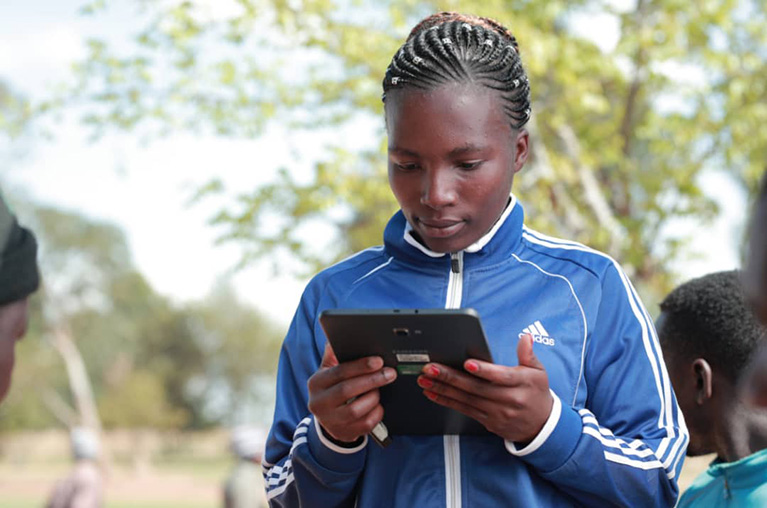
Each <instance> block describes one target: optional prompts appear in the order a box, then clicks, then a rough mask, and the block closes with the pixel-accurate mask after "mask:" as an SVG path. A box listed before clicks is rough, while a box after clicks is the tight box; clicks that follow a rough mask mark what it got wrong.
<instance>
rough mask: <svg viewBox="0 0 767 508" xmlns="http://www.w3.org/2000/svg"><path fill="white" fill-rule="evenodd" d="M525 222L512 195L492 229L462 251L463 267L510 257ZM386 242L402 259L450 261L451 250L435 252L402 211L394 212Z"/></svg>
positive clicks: (439, 263) (431, 262) (434, 263)
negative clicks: (421, 240) (419, 235)
mask: <svg viewBox="0 0 767 508" xmlns="http://www.w3.org/2000/svg"><path fill="white" fill-rule="evenodd" d="M523 221H524V211H523V209H522V205H520V204H519V202H518V201H517V198H516V196H514V195H513V194H512V195H511V199H510V201H509V204H508V205H507V206H506V208H505V209H504V211H503V213H502V214H501V216H500V218H499V219H498V221H496V223H495V224H494V225H493V227H492V228H491V229H490V231H488V232H487V233H486V234H485V235H484V236H483V237H482V238H480V239H479V240H477V241H476V242H474V243H473V244H471V245H469V246H468V247H466V248H465V249H464V250H463V252H464V266H467V267H470V266H471V265H473V264H476V263H481V264H488V263H494V262H496V261H499V260H501V259H505V258H507V257H508V256H509V253H510V252H511V251H513V250H515V249H516V248H517V246H518V244H519V242H520V239H521V238H522V223H523ZM384 245H385V248H386V250H387V252H389V254H390V255H392V256H394V257H395V258H397V259H400V260H402V261H407V262H410V263H416V264H425V265H426V266H440V267H441V266H442V265H444V264H445V263H449V258H450V256H449V254H448V253H442V252H434V251H432V250H430V249H429V248H428V247H426V246H425V245H422V244H421V243H420V242H418V240H416V239H415V237H414V236H413V227H412V226H411V225H410V224H409V223H408V222H407V220H406V219H405V216H404V214H403V213H402V211H401V210H400V211H398V212H397V213H396V214H394V216H393V217H392V218H391V219H390V220H389V224H388V225H387V226H386V229H385V231H384Z"/></svg>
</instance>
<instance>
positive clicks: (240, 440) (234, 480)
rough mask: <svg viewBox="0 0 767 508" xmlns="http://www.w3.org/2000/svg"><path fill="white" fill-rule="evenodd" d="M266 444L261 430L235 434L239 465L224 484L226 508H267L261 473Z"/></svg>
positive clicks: (233, 446) (237, 429) (239, 429)
mask: <svg viewBox="0 0 767 508" xmlns="http://www.w3.org/2000/svg"><path fill="white" fill-rule="evenodd" d="M264 443H265V435H264V432H263V431H262V430H261V429H258V428H255V427H248V426H242V427H235V428H234V429H233V430H232V436H231V450H232V453H233V454H234V456H235V457H236V458H237V463H236V464H235V466H234V469H232V472H231V473H230V474H229V476H228V477H227V479H226V482H225V483H224V508H260V507H265V506H267V504H266V496H265V493H264V483H263V473H262V472H261V456H262V455H263V453H264Z"/></svg>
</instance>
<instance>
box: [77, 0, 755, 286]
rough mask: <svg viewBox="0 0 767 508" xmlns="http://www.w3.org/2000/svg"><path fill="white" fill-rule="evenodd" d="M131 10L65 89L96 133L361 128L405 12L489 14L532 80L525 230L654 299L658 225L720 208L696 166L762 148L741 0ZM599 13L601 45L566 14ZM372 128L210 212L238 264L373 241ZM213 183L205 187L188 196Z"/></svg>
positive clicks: (328, 256) (734, 169) (381, 205)
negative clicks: (623, 276)
mask: <svg viewBox="0 0 767 508" xmlns="http://www.w3.org/2000/svg"><path fill="white" fill-rule="evenodd" d="M108 4H109V3H108V2H105V1H99V2H94V3H93V4H91V5H90V6H88V7H87V8H86V11H87V12H89V13H92V14H94V15H98V12H99V11H100V9H105V8H108ZM137 5H139V6H140V9H142V14H143V16H144V17H145V18H146V19H149V22H148V23H147V24H146V25H144V26H143V27H142V28H141V29H140V30H139V31H138V33H137V34H136V38H135V40H134V43H135V44H134V46H133V48H132V50H131V51H129V52H128V53H126V54H123V55H119V54H117V53H116V52H115V51H113V50H112V49H111V48H110V47H109V45H108V44H107V43H105V42H104V41H96V40H92V41H89V43H88V44H89V51H90V53H89V55H88V57H87V58H86V59H85V60H84V61H83V62H80V64H79V66H78V76H79V81H78V83H77V86H76V88H75V90H76V92H75V93H74V94H73V95H72V96H70V97H68V98H67V100H65V101H64V103H67V102H69V103H71V102H76V103H77V104H78V105H80V106H82V107H84V111H85V113H84V120H85V121H86V123H88V124H89V125H91V126H92V127H93V129H94V132H95V133H97V134H98V133H101V132H103V131H104V130H105V129H107V128H117V129H122V130H129V131H140V132H143V133H144V134H145V135H147V136H149V137H153V136H156V135H163V134H165V133H168V132H171V131H175V130H179V129H188V130H192V131H195V132H213V133H216V134H219V135H225V136H258V135H260V134H261V133H263V132H264V129H266V128H268V126H269V125H270V124H269V122H270V121H271V122H275V123H280V124H283V125H287V126H289V129H292V130H301V129H303V130H308V131H315V132H326V131H327V130H328V129H340V127H341V126H347V127H348V126H349V125H350V124H351V125H361V124H359V123H357V122H361V119H369V118H374V117H378V118H380V117H381V113H382V106H381V102H380V80H381V78H382V74H383V70H384V69H385V67H386V65H387V64H388V61H389V58H390V56H391V55H392V53H393V52H394V50H395V49H396V48H397V47H398V45H399V44H400V42H401V41H402V40H403V38H404V36H405V35H406V33H407V30H408V29H409V27H410V26H412V25H413V24H414V22H415V21H416V20H418V19H420V18H421V17H422V16H423V15H425V14H426V13H429V12H433V11H436V10H443V9H454V10H462V11H468V12H476V13H480V14H482V15H488V16H491V17H495V18H497V19H500V20H503V21H504V22H505V23H506V24H507V25H509V26H510V28H511V30H512V32H514V33H515V35H516V36H517V38H518V40H519V41H520V45H521V50H522V55H523V60H524V62H525V65H526V68H527V71H528V74H529V75H530V79H531V83H532V86H533V111H534V116H533V121H532V122H531V124H530V125H529V129H530V130H531V132H532V134H533V136H532V139H533V141H532V153H533V158H532V160H531V161H530V163H529V164H528V168H527V170H526V173H527V174H526V175H524V174H523V175H520V177H519V178H518V179H517V183H516V191H515V192H517V193H518V194H519V195H520V196H521V197H523V201H524V203H525V205H526V210H527V215H528V218H529V221H530V223H531V225H532V226H533V227H535V228H537V229H540V230H542V231H545V232H548V233H551V234H555V235H558V236H563V237H566V238H571V239H576V240H580V241H584V242H586V243H588V244H589V245H592V246H594V247H596V248H599V249H601V250H604V251H606V252H608V253H610V254H612V255H613V256H615V257H617V258H618V259H619V260H620V261H621V262H622V263H623V264H624V266H626V268H627V269H628V270H629V272H630V275H631V276H632V277H633V278H634V279H635V280H636V281H637V282H638V283H639V284H640V286H641V288H643V289H644V291H645V292H646V293H648V292H649V293H650V294H654V295H656V296H657V295H660V294H664V293H665V292H666V291H667V290H668V289H669V288H670V285H671V284H672V283H673V281H672V275H673V274H670V273H669V271H668V268H667V262H668V261H669V260H673V259H677V258H678V257H679V256H680V255H681V254H682V253H683V252H684V245H685V242H686V240H687V239H688V237H689V234H688V233H678V232H674V231H672V230H670V229H669V228H668V225H669V224H670V223H671V222H672V221H673V220H675V219H677V218H679V217H695V218H701V219H704V220H707V219H711V218H712V217H713V216H714V215H715V214H716V212H717V209H716V206H715V204H714V202H713V201H712V200H711V199H710V198H709V197H707V196H705V195H704V194H703V192H702V191H701V189H700V187H699V177H700V175H701V174H702V173H703V172H704V171H709V170H712V169H721V170H724V171H727V172H728V173H729V174H730V175H732V176H733V178H735V179H737V180H738V181H739V182H742V183H743V185H745V186H749V187H752V186H753V185H755V182H756V180H757V175H758V174H759V173H760V172H761V170H762V167H763V161H764V160H765V155H767V148H766V146H765V145H766V144H765V143H764V141H763V140H764V139H767V122H765V119H766V118H765V117H766V116H767V108H765V106H764V105H765V104H767V85H765V83H767V79H765V78H767V75H766V74H767V65H765V63H766V62H765V59H767V55H766V54H765V51H764V48H765V47H767V32H766V31H765V30H763V27H764V26H765V24H766V22H767V19H766V18H767V15H766V13H765V10H764V8H763V6H762V5H761V3H760V2H758V1H757V0H725V1H721V2H708V3H704V4H700V5H697V6H695V7H690V5H689V4H688V3H686V2H679V1H677V0H637V1H636V3H635V5H634V6H633V7H632V8H631V9H629V10H625V11H624V10H619V9H617V8H616V7H614V5H615V4H614V3H613V2H610V1H600V0H580V1H576V2H572V1H570V2H565V1H560V0H554V1H549V2H529V1H526V0H514V1H504V2H501V1H490V2H481V3H480V2H472V1H465V2H459V1H447V2H439V3H437V2H427V1H414V0H389V1H386V2H370V1H365V0H360V1H355V2H349V1H345V2H333V1H331V0H302V1H295V2H292V1H291V2H283V1H276V0H271V1H269V0H237V1H236V2H232V3H231V7H232V8H231V10H230V11H231V12H228V13H226V14H225V15H218V16H213V15H211V12H209V11H208V10H206V7H205V5H207V4H204V3H202V2H195V1H188V0H187V1H174V2H169V3H167V2H166V3H145V2H139V3H137ZM601 15H606V16H607V17H608V20H609V19H615V20H618V21H619V34H618V43H617V45H616V47H615V49H612V50H608V51H606V52H605V51H602V50H601V49H600V48H599V47H597V46H596V45H595V44H594V43H593V42H591V41H589V40H587V39H585V38H584V37H582V36H579V35H578V32H577V30H575V28H577V24H576V23H574V22H573V20H574V19H575V18H576V17H578V16H581V17H584V16H586V17H589V16H590V17H592V18H593V19H597V17H598V16H601ZM598 19H605V18H598ZM589 27H591V25H589ZM685 74H687V75H688V77H687V78H685V77H684V76H685ZM690 75H691V76H692V77H689V76H690ZM383 136H384V132H383V128H382V126H381V125H380V123H379V128H378V129H377V130H375V131H374V133H373V136H372V137H373V140H372V141H373V142H371V143H370V145H369V146H367V147H358V148H349V147H348V146H345V145H344V143H343V141H336V142H331V143H329V145H328V150H327V153H326V156H325V157H324V158H322V159H321V160H317V161H316V164H315V165H314V174H313V178H312V179H311V181H309V182H308V183H306V182H304V181H302V180H299V179H297V178H296V177H295V176H294V174H293V173H292V172H291V171H290V168H289V167H285V168H282V169H281V170H280V171H279V172H278V174H277V175H278V176H277V178H276V180H275V181H274V182H273V183H271V184H269V185H266V186H263V187H260V188H257V189H255V190H254V191H252V192H245V193H243V194H242V195H241V196H240V197H239V199H238V200H237V201H236V202H235V203H232V204H231V205H230V206H228V207H226V208H225V209H223V210H221V212H220V213H219V214H218V215H217V216H216V217H215V218H214V219H213V221H212V222H213V223H214V224H215V225H217V226H218V227H219V228H221V231H222V239H223V240H226V241H233V242H237V243H238V244H239V245H241V246H242V249H243V262H244V263H248V262H251V261H252V260H254V259H262V258H266V257H268V256H272V257H273V259H276V256H278V255H280V254H281V253H282V252H283V251H286V250H287V251H288V252H290V253H292V254H293V255H295V256H296V257H297V258H298V259H300V260H302V261H303V262H304V263H305V267H306V268H307V270H314V269H316V268H317V267H318V266H321V265H324V264H327V263H329V262H331V261H334V260H336V259H338V258H340V257H343V256H345V255H348V254H349V253H350V252H352V251H355V250H358V249H360V248H362V247H366V246H369V245H371V244H376V243H380V231H381V229H382V225H383V223H384V221H385V220H386V218H387V217H388V216H389V214H390V213H391V212H392V211H393V210H394V209H395V207H396V205H395V204H394V202H393V200H392V198H391V196H390V193H389V191H388V189H387V187H386V176H385V159H384V152H385V150H384V144H383V143H382V142H381V140H382V139H383ZM275 169H276V168H275ZM221 190H222V184H221V183H220V182H217V181H212V182H211V183H210V185H208V186H206V187H205V188H203V189H200V193H199V195H200V196H205V195H209V194H211V193H215V192H220V191H221ZM317 222H322V223H325V224H330V225H331V227H332V228H333V231H334V233H335V234H334V235H333V241H331V242H329V243H328V246H327V248H326V249H322V250H321V252H322V254H317V252H318V249H313V248H312V246H311V245H308V244H307V243H306V242H305V240H304V239H303V238H304V237H303V236H302V234H301V232H302V231H303V230H302V227H307V226H309V227H312V226H313V225H314V224H316V223H317Z"/></svg>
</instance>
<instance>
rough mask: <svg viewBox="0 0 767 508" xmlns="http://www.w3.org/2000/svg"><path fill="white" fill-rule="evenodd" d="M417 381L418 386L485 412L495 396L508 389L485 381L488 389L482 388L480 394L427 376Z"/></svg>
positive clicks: (420, 377)
mask: <svg viewBox="0 0 767 508" xmlns="http://www.w3.org/2000/svg"><path fill="white" fill-rule="evenodd" d="M417 382H418V386H420V387H421V388H424V389H425V391H428V392H432V393H435V394H437V395H441V396H444V397H447V398H450V399H453V400H455V401H458V402H461V403H462V404H465V405H467V406H472V407H474V408H476V409H478V410H480V411H484V412H487V408H488V407H489V405H491V404H492V402H491V401H492V400H493V397H501V396H503V392H502V390H504V389H507V388H505V387H503V388H502V387H500V386H492V385H490V384H489V383H484V384H485V385H486V389H482V390H480V391H481V392H482V393H481V394H479V393H476V392H468V391H465V390H462V389H460V388H456V387H455V386H454V385H450V384H446V383H441V382H439V381H437V380H435V379H431V378H428V377H426V376H419V377H418V379H417ZM491 392H493V393H491Z"/></svg>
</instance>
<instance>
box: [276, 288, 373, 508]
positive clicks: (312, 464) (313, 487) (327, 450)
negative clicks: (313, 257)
mask: <svg viewBox="0 0 767 508" xmlns="http://www.w3.org/2000/svg"><path fill="white" fill-rule="evenodd" d="M309 292H310V289H309V288H308V289H307V291H306V292H305V293H304V296H303V297H302V299H301V304H300V306H299V309H298V311H297V312H296V315H295V317H294V318H293V322H292V323H291V325H290V329H289V330H288V334H287V336H286V337H285V341H284V343H283V346H282V351H281V353H280V360H279V366H278V371H277V396H276V404H275V410H274V420H273V422H272V428H271V430H270V432H269V437H268V439H267V444H266V450H265V457H264V460H263V462H262V464H263V470H264V483H265V486H266V495H267V499H268V500H269V505H270V506H272V507H278V506H290V507H300V506H327V507H345V506H348V507H352V506H354V501H355V497H356V486H357V480H358V479H359V476H360V474H361V472H362V469H363V467H364V465H365V458H366V453H367V452H366V450H367V437H366V438H365V439H364V440H363V443H362V444H361V445H359V446H358V447H356V448H351V449H350V448H341V447H339V446H336V445H335V444H333V443H332V442H330V441H329V440H328V439H327V438H325V436H324V435H323V434H322V433H321V431H320V429H319V425H318V424H317V422H316V420H315V419H314V416H313V415H312V414H311V413H310V412H309V409H308V407H307V404H308V400H309V397H308V389H307V386H306V382H307V380H308V379H309V377H310V376H311V375H312V374H314V372H315V371H316V370H317V368H318V367H319V365H320V362H321V360H322V356H321V353H320V349H319V347H318V344H319V343H322V345H323V347H324V339H323V340H321V341H320V342H318V341H317V340H316V339H315V319H314V317H315V309H314V306H313V305H312V304H310V303H309V301H310V300H311V298H310V297H309V296H308V295H309Z"/></svg>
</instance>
